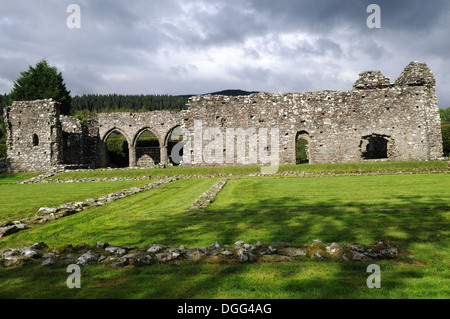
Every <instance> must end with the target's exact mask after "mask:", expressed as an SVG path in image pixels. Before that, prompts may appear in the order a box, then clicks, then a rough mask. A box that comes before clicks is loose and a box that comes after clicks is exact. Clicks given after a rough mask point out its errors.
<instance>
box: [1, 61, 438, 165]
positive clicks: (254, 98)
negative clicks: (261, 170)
mask: <svg viewBox="0 0 450 319" xmlns="http://www.w3.org/2000/svg"><path fill="white" fill-rule="evenodd" d="M196 121H201V122H202V126H203V131H202V133H205V132H206V129H208V128H218V130H219V132H220V133H221V136H219V135H218V136H217V138H219V139H220V138H221V140H220V143H219V144H218V145H220V146H223V158H224V159H226V158H227V155H228V156H230V154H231V152H230V150H228V152H230V154H227V149H226V147H227V141H226V130H227V129H239V128H241V129H243V130H248V129H255V131H256V132H259V130H260V129H268V131H269V132H270V130H271V129H274V128H276V129H278V130H279V137H278V142H279V159H280V161H279V163H280V164H295V163H296V150H295V146H296V140H297V138H298V137H301V138H304V139H306V140H307V141H308V151H309V161H310V163H350V162H362V161H367V160H370V161H374V160H386V161H411V160H436V159H440V158H441V157H442V135H441V130H440V117H439V109H438V105H437V98H436V92H435V78H434V76H433V74H432V72H431V71H430V70H429V68H428V66H427V65H426V64H425V63H419V62H412V63H410V64H409V65H408V66H407V67H406V68H405V70H404V71H403V73H402V74H401V75H400V77H399V78H398V79H397V80H396V82H395V83H394V84H392V83H390V80H389V79H388V78H387V77H385V76H383V75H382V74H381V73H380V72H379V71H366V72H362V73H361V74H360V78H359V79H358V80H357V81H356V83H355V85H354V87H353V89H352V90H351V91H346V92H338V91H321V92H309V93H287V94H281V93H258V94H252V95H249V96H237V97H229V96H212V95H206V96H195V97H192V98H191V99H190V100H189V108H188V110H186V111H181V112H170V111H155V112H147V113H108V114H92V115H90V116H89V118H88V121H87V124H83V123H81V122H80V121H78V120H76V119H73V118H71V117H67V116H60V115H59V108H58V107H57V104H56V103H55V102H53V101H34V102H14V104H13V106H11V107H8V108H7V109H5V122H6V124H7V125H6V127H7V132H8V133H7V134H8V141H7V143H8V160H9V161H10V170H12V171H44V170H48V169H50V168H54V167H55V166H56V165H60V164H78V165H80V164H81V165H88V166H90V167H106V166H108V159H107V156H106V143H105V142H106V140H107V138H108V136H109V135H110V134H111V133H112V132H113V131H118V132H120V133H121V134H122V135H123V136H124V137H125V138H126V139H127V141H128V145H129V153H130V155H129V162H130V166H131V167H136V166H143V167H148V166H151V162H152V161H153V162H155V161H156V162H158V161H159V162H160V163H161V164H162V165H163V166H165V165H167V164H168V163H169V158H168V157H169V155H170V154H168V137H169V135H170V133H171V132H172V130H173V129H174V128H175V127H177V126H180V127H182V128H185V129H189V130H190V131H193V128H194V124H195V122H196ZM146 130H149V131H151V132H153V133H154V134H155V135H156V137H157V138H158V141H159V144H160V149H159V151H160V153H159V158H158V156H157V155H155V150H144V149H139V148H137V147H136V146H137V141H138V139H139V136H140V135H141V134H142V133H143V132H145V131H146ZM34 134H36V135H37V136H38V138H39V145H37V146H36V145H34V144H33V143H34V142H35V141H33V136H34ZM68 136H69V138H70V148H67V137H68ZM259 136H260V137H261V136H262V135H259ZM267 138H268V141H269V144H268V149H267V151H268V152H269V153H270V152H271V145H270V135H269V136H267ZM219 139H218V140H216V142H215V143H218V141H219ZM380 140H381V141H384V143H385V147H386V148H387V150H386V154H387V155H386V157H385V158H383V159H367V158H366V155H367V150H368V149H369V148H370V147H369V146H370V144H371V143H372V141H380ZM206 143H208V142H206ZM250 144H251V145H250ZM211 145H212V144H211ZM259 145H261V141H260V140H256V143H248V142H247V143H246V149H247V154H248V151H249V148H250V147H253V148H255V147H258V146H259ZM204 146H205V142H204V143H203V146H202V147H204ZM238 146H239V145H236V141H235V144H234V147H235V150H234V154H231V156H234V158H235V161H233V162H232V163H226V162H225V161H224V163H218V164H217V163H209V162H207V161H206V160H205V158H203V159H202V161H201V162H200V163H199V162H194V161H193V159H194V156H192V157H191V160H190V161H189V160H188V159H187V157H186V156H185V158H184V161H183V163H182V166H222V165H224V166H231V165H242V164H265V163H260V162H257V163H240V162H237V159H236V148H237V147H238ZM186 149H188V147H186ZM186 149H185V153H186V152H187V151H186ZM202 151H204V149H195V148H192V149H190V150H189V152H193V154H194V153H195V152H199V153H200V154H201V153H202ZM151 154H152V155H151ZM148 157H150V158H148ZM154 164H156V163H154Z"/></svg>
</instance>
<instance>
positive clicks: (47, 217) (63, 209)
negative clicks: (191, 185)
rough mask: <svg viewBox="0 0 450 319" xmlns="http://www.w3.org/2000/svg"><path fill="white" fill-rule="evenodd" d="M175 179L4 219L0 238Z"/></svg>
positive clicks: (162, 180) (171, 178)
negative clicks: (27, 215) (23, 216)
mask: <svg viewBox="0 0 450 319" xmlns="http://www.w3.org/2000/svg"><path fill="white" fill-rule="evenodd" d="M176 180H178V178H177V177H168V178H164V179H160V180H158V181H155V182H153V183H150V184H148V185H146V186H143V187H132V188H130V189H128V190H122V191H119V192H115V193H110V194H108V195H105V196H102V197H100V198H98V199H87V200H86V201H84V202H76V203H68V204H63V205H60V206H58V207H57V208H49V207H41V208H40V209H39V211H38V213H37V214H36V216H34V217H29V218H23V219H21V220H18V221H14V222H11V221H6V222H3V223H0V238H2V237H5V236H8V235H11V234H14V233H17V232H19V231H21V230H25V229H29V228H31V227H33V226H34V225H41V224H45V223H47V222H49V221H52V220H57V219H60V218H63V217H66V216H70V215H73V214H76V213H79V212H81V211H84V210H85V209H87V208H90V207H96V206H103V205H105V204H107V203H110V202H114V201H116V200H118V199H121V198H125V197H128V196H132V195H134V194H137V193H141V192H144V191H147V190H150V189H153V188H155V187H158V186H161V185H164V184H167V183H170V182H173V181H176Z"/></svg>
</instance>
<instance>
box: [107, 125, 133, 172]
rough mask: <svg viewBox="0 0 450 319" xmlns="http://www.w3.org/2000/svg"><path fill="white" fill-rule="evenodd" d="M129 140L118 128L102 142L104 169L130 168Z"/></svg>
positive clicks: (112, 130) (110, 132)
mask: <svg viewBox="0 0 450 319" xmlns="http://www.w3.org/2000/svg"><path fill="white" fill-rule="evenodd" d="M129 145H130V144H129V142H128V138H127V136H126V135H125V133H124V132H122V131H121V130H120V129H118V128H113V129H111V130H110V131H109V132H108V133H106V134H105V137H104V138H103V140H102V148H103V161H102V162H103V163H102V164H103V165H102V166H104V167H115V168H126V167H129V166H130V147H129Z"/></svg>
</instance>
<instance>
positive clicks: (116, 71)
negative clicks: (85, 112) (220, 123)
mask: <svg viewBox="0 0 450 319" xmlns="http://www.w3.org/2000/svg"><path fill="white" fill-rule="evenodd" d="M371 3H376V4H378V5H379V6H380V7H381V29H369V28H368V27H367V24H366V21H367V18H368V17H369V15H370V13H367V12H366V10H367V7H368V5H369V4H371ZM70 4H77V5H79V7H80V9H81V28H79V29H70V28H68V27H67V23H66V21H67V18H68V17H69V16H70V13H67V7H68V6H69V5H70ZM449 35H450V1H448V0H428V1H423V0H417V1H416V0H386V1H384V0H314V1H312V0H311V1H306V0H305V1H304V0H164V1H161V0H159V1H156V0H145V1H144V0H128V1H119V0H0V43H1V45H0V93H9V91H10V90H11V88H12V85H13V82H14V81H15V80H16V79H17V77H18V76H19V75H20V72H21V71H24V70H26V69H28V66H29V65H35V64H36V62H38V61H39V60H41V59H43V58H45V59H47V61H48V62H49V63H50V64H51V65H54V66H57V67H58V69H59V70H60V71H61V72H62V73H63V77H64V79H65V81H66V84H67V87H68V89H69V90H70V91H71V93H72V94H73V95H76V94H89V93H96V94H108V93H118V94H174V95H178V94H202V93H208V92H213V91H219V90H223V89H243V90H249V91H253V90H255V91H267V92H305V91H319V90H327V89H330V90H350V89H351V88H352V85H353V83H354V82H355V81H356V80H357V78H358V74H359V72H360V71H363V70H380V71H381V72H382V73H383V74H384V75H386V76H388V77H390V79H391V82H394V81H395V79H396V78H397V77H398V76H399V75H400V73H401V72H402V70H403V69H404V68H405V66H406V65H407V64H408V63H409V62H410V61H424V62H427V63H428V65H429V67H430V68H431V70H432V71H433V72H434V74H435V76H436V79H437V93H438V98H439V105H440V107H442V108H446V107H448V106H450V91H449V90H448V88H449V84H450V72H449V71H450V40H449V38H450V36H449Z"/></svg>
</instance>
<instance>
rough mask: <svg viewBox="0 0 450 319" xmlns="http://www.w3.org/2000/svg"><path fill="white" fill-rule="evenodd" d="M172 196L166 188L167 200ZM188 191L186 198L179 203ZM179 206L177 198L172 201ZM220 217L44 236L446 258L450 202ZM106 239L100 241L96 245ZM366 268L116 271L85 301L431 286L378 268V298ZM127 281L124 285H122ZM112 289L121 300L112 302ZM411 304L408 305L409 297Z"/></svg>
mask: <svg viewBox="0 0 450 319" xmlns="http://www.w3.org/2000/svg"><path fill="white" fill-rule="evenodd" d="M172 191H173V189H172V188H168V187H167V188H166V190H163V192H172ZM182 191H183V190H182V189H180V190H179V193H180V194H181V193H182ZM163 195H164V194H163ZM161 196H162V195H161ZM180 196H181V195H180ZM167 197H168V196H167ZM174 198H175V199H176V197H173V196H172V197H171V199H170V200H172V201H173V200H174ZM140 199H141V200H142V203H141V204H142V205H143V207H147V208H146V209H148V210H149V213H150V214H151V213H152V210H154V209H158V208H157V207H158V204H153V205H155V206H151V205H152V203H153V202H152V200H151V199H152V197H151V196H149V198H148V199H147V198H141V197H140ZM134 200H135V199H133V198H128V199H124V200H119V201H117V202H115V203H112V204H110V205H107V206H108V207H107V206H104V207H102V208H98V212H105V214H113V213H114V211H115V210H118V209H120V208H121V207H124V206H125V207H126V206H127V204H131V203H133V201H134ZM179 205H180V206H183V205H185V204H182V203H180V204H179ZM185 206H186V205H185ZM215 207H216V206H215V205H214V204H213V205H212V206H210V208H208V209H207V210H206V211H204V212H195V213H188V212H187V211H185V210H184V211H183V212H182V213H175V214H167V216H164V215H161V216H159V217H157V218H156V217H155V219H146V220H136V221H134V220H126V218H124V217H123V216H122V218H124V222H123V224H122V223H120V222H118V223H117V224H116V225H114V227H115V229H117V230H120V233H117V234H116V233H115V229H108V227H109V226H106V225H103V224H101V223H98V225H97V226H96V228H92V227H91V224H96V223H97V221H96V214H92V213H90V212H89V210H88V211H86V212H84V213H80V216H83V215H84V216H88V215H89V218H88V219H87V220H80V219H78V218H80V216H77V215H74V216H71V217H67V218H66V219H65V220H63V221H62V222H59V221H58V223H56V222H55V226H52V225H47V226H42V227H43V228H44V227H45V228H46V229H47V231H48V230H51V231H50V232H49V233H53V234H54V233H62V234H64V233H69V234H70V232H71V227H72V226H73V222H71V219H73V221H78V222H81V223H89V227H91V228H89V230H88V231H86V233H85V234H84V235H85V236H86V237H88V238H91V237H92V238H93V237H94V235H96V236H99V235H98V234H102V235H103V234H104V233H108V232H111V234H108V236H110V237H109V239H108V241H109V242H110V243H111V244H114V245H121V244H130V240H134V242H135V243H136V245H137V246H141V247H144V246H145V245H148V244H150V243H153V242H155V243H161V244H165V245H168V246H180V245H185V246H187V247H188V248H189V247H196V246H206V245H209V244H211V243H213V242H215V241H218V242H219V243H220V244H222V245H224V244H233V243H234V242H236V241H238V240H244V241H246V242H248V243H253V244H254V243H255V242H256V241H258V240H261V241H262V242H263V243H265V244H269V243H270V242H272V241H278V242H279V241H286V242H290V243H291V244H296V245H302V244H305V243H310V242H311V241H312V240H315V239H319V240H321V241H322V242H324V243H326V244H330V243H332V242H336V243H341V244H343V243H354V244H372V243H373V242H375V241H376V240H378V239H390V240H392V241H393V242H394V243H395V244H397V245H399V246H400V248H401V249H402V250H410V249H411V246H413V245H415V244H417V243H428V244H430V247H431V248H432V250H433V251H430V255H436V254H438V255H439V250H445V249H448V243H447V242H446V238H447V235H448V217H447V216H448V212H449V211H450V207H449V204H448V201H446V200H444V199H439V198H435V197H430V196H429V195H427V196H421V195H415V196H399V197H397V198H396V201H395V202H394V201H392V202H388V201H386V202H377V203H370V202H368V201H365V202H364V201H363V202H357V201H343V200H336V199H333V200H328V201H317V202H314V203H311V201H310V200H307V199H302V198H299V197H288V196H284V197H274V198H271V199H260V200H255V201H254V202H253V203H250V204H246V205H245V207H244V206H243V205H242V204H239V203H232V204H230V205H228V206H227V207H226V208H220V209H218V208H215ZM159 209H162V208H159ZM446 214H447V216H446ZM86 218H87V217H86ZM110 218H111V217H110ZM56 225H57V226H56ZM47 227H49V228H47ZM44 233H45V232H44ZM93 234H94V235H93ZM12 236H14V235H12ZM78 236H80V235H78ZM100 237H101V236H100ZM100 239H102V238H98V237H97V238H94V239H93V240H94V241H95V240H100ZM43 241H45V239H44V240H43ZM93 243H95V242H93ZM73 244H76V243H73ZM133 245H134V244H133ZM369 264H371V263H325V262H316V263H314V262H311V261H300V262H296V263H281V264H273V265H272V264H258V265H208V264H202V263H194V264H187V265H183V266H181V267H175V266H154V267H149V268H147V269H128V270H117V271H116V270H114V271H113V273H114V275H113V277H112V278H109V279H108V280H105V282H104V285H103V286H102V285H100V284H99V282H98V280H97V279H96V278H95V274H96V271H98V272H101V271H102V270H88V272H90V273H91V274H94V275H92V277H91V278H90V277H88V278H87V281H88V285H89V287H90V288H89V289H91V290H90V291H83V292H80V294H81V295H82V296H83V297H94V298H95V297H97V298H99V297H101V298H105V297H106V296H108V297H111V298H126V297H142V298H198V297H205V298H206V297H208V296H209V297H211V298H216V297H219V298H221V297H232V298H254V297H255V296H256V297H257V298H260V297H263V298H272V296H273V297H275V298H277V296H281V297H282V298H286V296H287V297H289V298H361V297H364V298H372V297H373V298H378V297H379V298H382V297H386V296H391V295H390V294H391V292H390V291H395V293H392V295H393V296H395V297H398V298H401V297H403V295H402V289H404V288H405V287H408V289H410V288H409V286H408V285H407V284H406V281H408V280H411V279H417V278H419V279H420V278H421V277H422V276H424V272H423V271H422V270H420V269H417V270H416V269H414V268H412V267H409V266H408V265H405V266H398V267H397V266H396V265H394V263H393V262H381V263H380V264H381V265H382V266H383V268H382V271H383V274H386V277H384V275H383V277H382V278H386V280H384V279H382V280H383V281H382V285H383V288H384V291H373V293H372V294H371V293H369V292H368V288H367V286H366V279H367V277H368V276H369V274H368V273H367V272H366V269H367V266H368V265H369ZM396 267H397V268H396ZM311 269H312V270H311ZM385 269H387V270H386V272H385ZM314 270H317V271H314ZM45 271H46V272H49V271H47V270H45ZM103 271H104V272H111V270H103ZM302 271H306V272H308V271H309V272H311V273H313V275H311V276H308V275H302ZM258 272H261V273H264V274H266V273H267V276H269V275H272V274H273V273H274V272H275V273H276V276H277V277H276V278H278V279H274V280H273V281H272V285H269V286H266V285H265V283H264V282H260V281H258V280H259V279H258ZM15 273H16V274H19V273H20V269H17V270H11V271H9V274H11V275H13V274H15ZM121 277H126V278H127V280H125V281H124V280H120V278H121ZM24 280H25V279H24ZM96 280H97V281H96ZM99 285H100V286H99ZM108 289H114V291H111V292H108ZM49 293H52V292H49ZM84 294H86V295H84ZM405 294H406V296H408V293H407V292H405ZM69 297H70V296H69Z"/></svg>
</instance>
